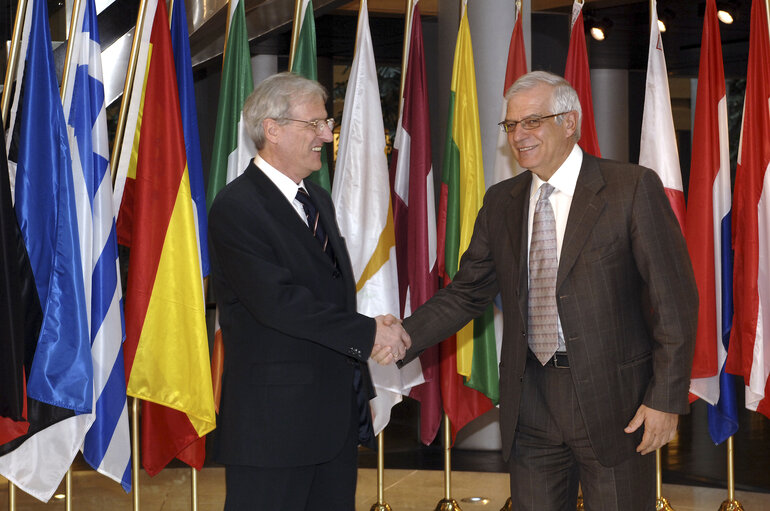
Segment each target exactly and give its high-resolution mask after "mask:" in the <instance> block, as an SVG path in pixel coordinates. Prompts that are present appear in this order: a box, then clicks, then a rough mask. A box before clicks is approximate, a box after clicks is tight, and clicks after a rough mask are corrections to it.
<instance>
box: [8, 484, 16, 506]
mask: <svg viewBox="0 0 770 511" xmlns="http://www.w3.org/2000/svg"><path fill="white" fill-rule="evenodd" d="M8 511H16V485H15V484H13V483H12V482H11V481H8Z"/></svg>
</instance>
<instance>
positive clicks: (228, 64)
mask: <svg viewBox="0 0 770 511" xmlns="http://www.w3.org/2000/svg"><path fill="white" fill-rule="evenodd" d="M243 1H244V0H230V4H229V21H228V27H229V28H228V30H227V41H226V43H225V54H224V57H223V61H224V63H223V65H222V80H221V81H220V88H219V106H218V109H217V124H216V127H215V130H214V148H213V149H212V153H211V171H210V173H209V185H208V187H207V189H206V202H207V203H208V205H209V207H211V203H212V202H213V201H214V197H216V196H217V194H218V193H219V190H221V189H222V188H224V186H225V185H226V184H227V183H229V182H230V181H232V180H233V179H235V178H236V177H238V176H239V175H241V174H242V173H243V171H244V170H246V167H247V166H248V164H249V160H251V159H252V158H254V155H255V154H257V149H256V148H255V147H254V142H253V141H252V140H251V137H250V136H249V134H248V132H247V131H246V125H245V124H244V122H243V116H242V113H241V110H242V109H243V103H244V101H246V98H247V97H248V96H249V94H251V91H252V90H253V89H254V79H253V78H252V76H251V55H250V53H249V38H248V34H247V33H246V11H245V9H244V7H243Z"/></svg>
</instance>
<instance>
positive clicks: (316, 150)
mask: <svg viewBox="0 0 770 511" xmlns="http://www.w3.org/2000/svg"><path fill="white" fill-rule="evenodd" d="M312 150H313V151H315V152H317V153H320V152H321V146H318V147H314V148H313V149H312Z"/></svg>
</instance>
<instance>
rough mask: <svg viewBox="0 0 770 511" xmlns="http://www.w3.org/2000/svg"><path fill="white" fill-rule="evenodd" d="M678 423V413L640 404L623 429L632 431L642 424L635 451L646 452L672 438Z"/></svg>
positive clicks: (653, 449) (661, 445) (658, 447)
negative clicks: (639, 440) (640, 437)
mask: <svg viewBox="0 0 770 511" xmlns="http://www.w3.org/2000/svg"><path fill="white" fill-rule="evenodd" d="M678 423H679V415H677V414H675V413H668V412H661V411H659V410H653V409H652V408H649V407H647V406H644V405H641V406H640V407H639V409H638V410H637V411H636V415H634V418H633V419H631V422H629V423H628V426H626V428H625V429H624V430H623V431H625V432H626V433H633V432H634V431H636V430H637V429H639V427H640V426H641V425H642V424H644V435H643V436H642V442H641V443H640V444H639V445H638V446H636V452H639V453H642V454H648V453H651V452H653V451H655V450H657V449H660V448H661V447H663V446H664V445H666V444H667V443H669V442H670V441H671V440H673V439H674V437H675V436H676V427H677V424H678Z"/></svg>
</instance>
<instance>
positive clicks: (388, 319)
mask: <svg viewBox="0 0 770 511" xmlns="http://www.w3.org/2000/svg"><path fill="white" fill-rule="evenodd" d="M374 320H375V321H376V322H377V334H376V335H375V338H374V348H373V349H372V355H371V357H372V360H374V361H375V362H377V363H378V364H380V365H388V364H391V363H393V362H396V361H398V360H402V359H403V358H404V356H405V355H406V350H408V349H409V348H410V347H411V346H412V339H410V338H409V334H408V333H406V330H404V327H402V326H401V320H400V319H398V318H397V317H395V316H393V315H391V314H387V315H385V316H377V317H376V318H374Z"/></svg>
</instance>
